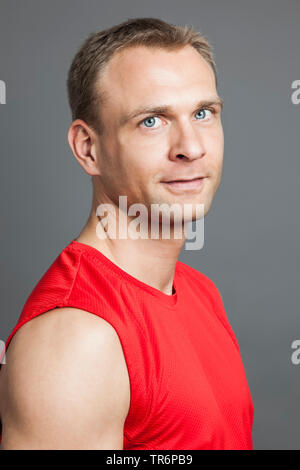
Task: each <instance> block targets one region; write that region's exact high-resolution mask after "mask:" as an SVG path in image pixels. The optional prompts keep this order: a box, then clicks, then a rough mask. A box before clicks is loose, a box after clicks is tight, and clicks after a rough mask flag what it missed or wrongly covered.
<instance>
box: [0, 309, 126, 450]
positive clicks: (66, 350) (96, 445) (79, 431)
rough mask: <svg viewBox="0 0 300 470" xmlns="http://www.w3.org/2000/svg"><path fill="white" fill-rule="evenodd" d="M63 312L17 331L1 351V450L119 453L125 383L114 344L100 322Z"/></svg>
mask: <svg viewBox="0 0 300 470" xmlns="http://www.w3.org/2000/svg"><path fill="white" fill-rule="evenodd" d="M59 310H63V309H59ZM64 310H65V313H64V314H62V312H60V313H59V312H55V313H54V315H53V313H52V312H47V314H43V315H41V316H40V317H38V318H36V319H33V320H31V321H30V322H28V323H27V324H25V325H23V326H22V327H21V328H20V330H19V331H18V332H17V333H16V334H15V338H13V339H15V341H14V342H13V340H12V343H11V345H10V347H9V348H8V350H7V355H6V366H5V367H4V368H3V372H4V374H3V375H4V377H3V388H4V392H3V401H5V403H4V409H3V412H2V415H3V416H2V421H3V436H2V447H3V448H4V449H5V448H9V449H13V448H15V449H17V448H18V449H22V448H23V449H25V448H35V449H122V447H123V424H124V421H125V418H126V414H127V411H128V408H129V396H128V389H129V378H128V374H127V369H126V363H125V360H124V356H123V353H122V348H121V345H120V342H119V340H118V336H117V334H116V332H115V331H114V329H113V328H112V327H111V326H110V325H109V324H108V323H107V322H105V321H104V320H102V319H101V318H99V317H96V316H94V315H88V317H89V318H85V320H84V323H82V321H81V320H82V319H81V313H80V312H81V311H76V309H64ZM70 311H71V315H73V314H74V317H73V316H72V317H70ZM53 312H54V311H53ZM83 314H84V315H87V313H86V312H83ZM50 315H52V316H50ZM42 317H43V318H42ZM70 318H71V319H72V321H71V322H70Z"/></svg>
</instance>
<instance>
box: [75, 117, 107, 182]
mask: <svg viewBox="0 0 300 470" xmlns="http://www.w3.org/2000/svg"><path fill="white" fill-rule="evenodd" d="M68 142H69V145H70V147H71V149H72V152H73V154H74V157H75V158H76V160H77V161H78V163H79V165H80V166H81V167H82V168H83V169H84V171H85V172H86V173H87V174H88V175H91V176H93V175H100V169H99V161H98V158H97V135H96V134H95V132H94V131H93V130H92V129H91V128H90V127H89V126H88V125H87V124H86V123H85V122H84V121H82V120H81V119H76V120H75V121H73V122H72V124H71V126H70V128H69V130H68ZM98 148H99V147H98Z"/></svg>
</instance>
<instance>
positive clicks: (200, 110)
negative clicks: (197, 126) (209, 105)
mask: <svg viewBox="0 0 300 470" xmlns="http://www.w3.org/2000/svg"><path fill="white" fill-rule="evenodd" d="M207 111H208V112H209V113H210V112H211V111H210V110H209V109H199V111H197V113H196V114H199V113H201V117H202V119H204V118H205V117H206V113H207Z"/></svg>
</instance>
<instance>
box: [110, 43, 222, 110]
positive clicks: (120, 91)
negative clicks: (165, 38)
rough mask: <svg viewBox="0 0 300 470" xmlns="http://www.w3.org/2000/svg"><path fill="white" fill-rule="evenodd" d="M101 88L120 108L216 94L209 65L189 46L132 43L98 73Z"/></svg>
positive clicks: (112, 104) (111, 102)
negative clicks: (165, 46)
mask: <svg viewBox="0 0 300 470" xmlns="http://www.w3.org/2000/svg"><path fill="white" fill-rule="evenodd" d="M101 90H102V91H104V93H105V95H106V96H107V97H108V103H109V105H111V106H113V107H114V106H115V107H116V106H117V107H118V108H119V110H120V108H121V109H122V108H124V109H126V110H128V108H131V107H133V106H136V105H137V104H143V103H145V102H147V99H148V100H149V99H150V100H151V101H152V102H153V101H155V100H156V101H160V100H163V101H164V102H165V101H166V99H168V98H169V99H170V100H174V96H176V97H177V98H179V97H180V96H181V97H182V99H183V100H186V99H188V96H191V99H192V100H193V101H194V100H195V98H196V99H205V98H206V97H207V96H208V95H209V96H211V95H212V94H213V93H214V94H216V86H215V76H214V72H213V70H212V68H211V66H210V65H209V64H208V63H207V62H206V61H205V59H203V57H202V56H201V55H200V54H199V52H197V51H196V50H195V49H194V48H193V47H192V46H189V45H188V46H185V47H182V48H180V49H176V50H172V51H170V50H166V49H158V48H149V47H145V46H132V47H129V48H126V49H124V50H122V51H119V52H117V53H115V54H114V55H113V57H112V58H111V59H110V61H109V63H108V64H107V66H106V68H105V70H104V72H103V74H102V76H101ZM195 95H197V96H195Z"/></svg>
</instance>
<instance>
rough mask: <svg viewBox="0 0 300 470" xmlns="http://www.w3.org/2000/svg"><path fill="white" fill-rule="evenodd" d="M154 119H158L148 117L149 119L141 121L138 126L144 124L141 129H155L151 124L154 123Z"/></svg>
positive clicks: (156, 117)
mask: <svg viewBox="0 0 300 470" xmlns="http://www.w3.org/2000/svg"><path fill="white" fill-rule="evenodd" d="M155 119H159V117H158V116H149V117H147V118H145V119H143V120H142V121H141V122H140V123H139V125H141V124H145V126H143V127H146V128H148V129H156V127H154V126H153V124H154V123H155Z"/></svg>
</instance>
